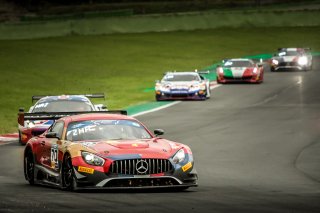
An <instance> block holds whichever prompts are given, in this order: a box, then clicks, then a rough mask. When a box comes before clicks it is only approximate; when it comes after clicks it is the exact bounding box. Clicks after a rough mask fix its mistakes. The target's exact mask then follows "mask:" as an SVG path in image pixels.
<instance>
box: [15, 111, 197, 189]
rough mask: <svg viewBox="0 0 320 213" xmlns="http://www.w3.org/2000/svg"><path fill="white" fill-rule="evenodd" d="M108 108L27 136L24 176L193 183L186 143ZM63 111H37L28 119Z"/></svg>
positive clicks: (77, 182)
mask: <svg viewBox="0 0 320 213" xmlns="http://www.w3.org/2000/svg"><path fill="white" fill-rule="evenodd" d="M109 113H113V112H112V111H109V112H103V113H98V112H92V113H90V114H81V115H70V116H67V117H63V118H60V119H58V120H57V121H56V122H55V123H54V124H53V125H52V126H51V127H50V128H49V129H48V130H47V131H46V132H44V133H43V134H41V135H39V136H36V137H33V138H32V139H30V140H29V141H28V143H27V144H26V147H25V150H24V175H25V178H26V180H27V181H28V182H29V183H30V184H36V183H37V184H45V185H50V186H55V187H59V188H62V189H66V190H76V189H127V188H177V189H186V188H188V187H191V186H197V179H198V176H197V172H196V170H195V167H194V161H193V155H192V152H191V150H190V148H189V147H188V146H187V145H184V144H181V143H177V142H173V141H169V140H166V139H163V138H160V137H158V136H159V135H162V134H163V130H161V129H156V130H154V134H152V133H151V132H150V131H149V130H148V129H147V128H146V127H145V126H144V125H143V124H142V123H140V122H139V121H138V120H136V119H134V118H132V117H128V116H126V115H123V114H109ZM122 113H123V112H122ZM60 114H61V113H60ZM65 115H66V114H64V115H62V114H61V115H59V114H58V113H55V114H50V113H49V114H48V113H46V114H40V113H39V114H38V115H37V116H31V117H30V115H28V116H29V117H28V119H31V120H32V119H49V118H50V119H57V118H59V117H61V116H65ZM20 116H24V115H23V114H21V115H20ZM41 117H43V118H41Z"/></svg>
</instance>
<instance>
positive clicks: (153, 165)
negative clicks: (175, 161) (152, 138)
mask: <svg viewBox="0 0 320 213" xmlns="http://www.w3.org/2000/svg"><path fill="white" fill-rule="evenodd" d="M172 170H173V166H172V164H171V163H170V161H169V160H166V159H130V160H116V161H114V162H113V163H112V164H111V169H110V173H112V174H119V175H147V174H159V173H165V172H170V171H172Z"/></svg>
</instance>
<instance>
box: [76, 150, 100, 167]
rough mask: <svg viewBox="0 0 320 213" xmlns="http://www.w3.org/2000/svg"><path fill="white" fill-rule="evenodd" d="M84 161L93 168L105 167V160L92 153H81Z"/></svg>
mask: <svg viewBox="0 0 320 213" xmlns="http://www.w3.org/2000/svg"><path fill="white" fill-rule="evenodd" d="M81 155H82V158H83V160H84V161H85V162H86V163H87V164H90V165H93V166H103V164H104V162H105V160H104V159H103V158H101V157H99V156H97V155H95V154H92V153H90V152H82V153H81Z"/></svg>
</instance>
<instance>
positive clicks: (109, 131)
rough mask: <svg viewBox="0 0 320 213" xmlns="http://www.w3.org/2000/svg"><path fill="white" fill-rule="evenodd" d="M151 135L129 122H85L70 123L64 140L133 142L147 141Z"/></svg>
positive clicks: (134, 123) (141, 127) (133, 122)
mask: <svg viewBox="0 0 320 213" xmlns="http://www.w3.org/2000/svg"><path fill="white" fill-rule="evenodd" d="M149 138H151V135H150V134H149V133H148V132H147V130H146V129H145V128H144V127H143V126H142V125H141V124H139V123H137V122H135V121H131V120H86V121H79V122H72V123H70V124H69V126H68V128H67V135H66V139H67V140H70V141H85V140H90V141H91V140H93V141H95V140H134V139H149Z"/></svg>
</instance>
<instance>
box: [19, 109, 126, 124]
mask: <svg viewBox="0 0 320 213" xmlns="http://www.w3.org/2000/svg"><path fill="white" fill-rule="evenodd" d="M94 113H104V114H121V115H127V114H128V113H127V111H126V110H110V111H82V112H34V113H25V112H24V109H22V108H21V109H19V113H18V123H19V124H20V125H21V126H24V121H25V120H28V121H35V120H58V119H60V118H63V117H67V116H71V115H79V114H94Z"/></svg>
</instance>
